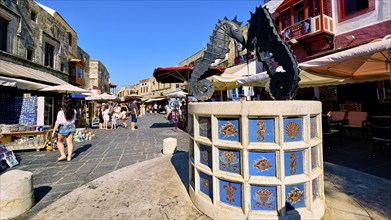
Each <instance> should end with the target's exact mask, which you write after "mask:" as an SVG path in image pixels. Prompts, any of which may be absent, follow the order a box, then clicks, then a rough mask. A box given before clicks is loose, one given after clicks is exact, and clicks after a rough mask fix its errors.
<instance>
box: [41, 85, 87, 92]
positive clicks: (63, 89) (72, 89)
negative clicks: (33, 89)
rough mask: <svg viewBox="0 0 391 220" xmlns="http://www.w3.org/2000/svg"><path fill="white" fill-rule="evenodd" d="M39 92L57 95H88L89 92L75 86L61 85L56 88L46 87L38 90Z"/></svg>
mask: <svg viewBox="0 0 391 220" xmlns="http://www.w3.org/2000/svg"><path fill="white" fill-rule="evenodd" d="M40 91H47V92H49V91H51V92H57V93H88V92H90V91H89V90H86V89H82V88H79V87H76V86H73V85H71V84H62V85H56V86H47V87H45V88H43V89H40Z"/></svg>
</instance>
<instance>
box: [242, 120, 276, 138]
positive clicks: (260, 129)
mask: <svg viewBox="0 0 391 220" xmlns="http://www.w3.org/2000/svg"><path fill="white" fill-rule="evenodd" d="M274 130H275V129H274V119H273V118H252V119H251V118H250V119H249V128H248V131H249V140H250V142H267V143H274V142H275V140H274V139H275V138H274V133H275V132H274Z"/></svg>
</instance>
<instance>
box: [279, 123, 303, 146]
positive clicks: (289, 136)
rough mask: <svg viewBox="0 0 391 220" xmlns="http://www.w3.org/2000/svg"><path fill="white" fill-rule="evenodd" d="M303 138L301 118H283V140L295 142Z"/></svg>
mask: <svg viewBox="0 0 391 220" xmlns="http://www.w3.org/2000/svg"><path fill="white" fill-rule="evenodd" d="M302 140H303V119H302V118H285V119H284V141H285V142H296V141H302Z"/></svg>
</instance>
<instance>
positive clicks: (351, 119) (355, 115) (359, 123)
mask: <svg viewBox="0 0 391 220" xmlns="http://www.w3.org/2000/svg"><path fill="white" fill-rule="evenodd" d="M367 117H368V112H348V116H347V119H346V120H345V122H344V124H343V128H344V129H343V133H345V130H346V129H349V130H352V129H360V130H361V131H362V134H363V135H364V132H365V123H366V121H367ZM351 134H352V132H351Z"/></svg>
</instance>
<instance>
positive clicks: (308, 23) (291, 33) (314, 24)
mask: <svg viewBox="0 0 391 220" xmlns="http://www.w3.org/2000/svg"><path fill="white" fill-rule="evenodd" d="M322 19H323V22H321V21H322ZM333 22H334V21H333V18H331V17H329V16H327V15H318V16H316V17H310V18H307V19H305V20H302V21H300V22H299V23H296V24H293V25H291V26H289V27H286V28H285V29H284V30H283V31H282V32H281V35H282V37H283V39H284V41H287V42H289V41H290V42H292V41H294V40H301V39H303V38H306V37H308V36H314V35H318V34H322V33H324V34H328V35H334V29H333Z"/></svg>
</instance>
